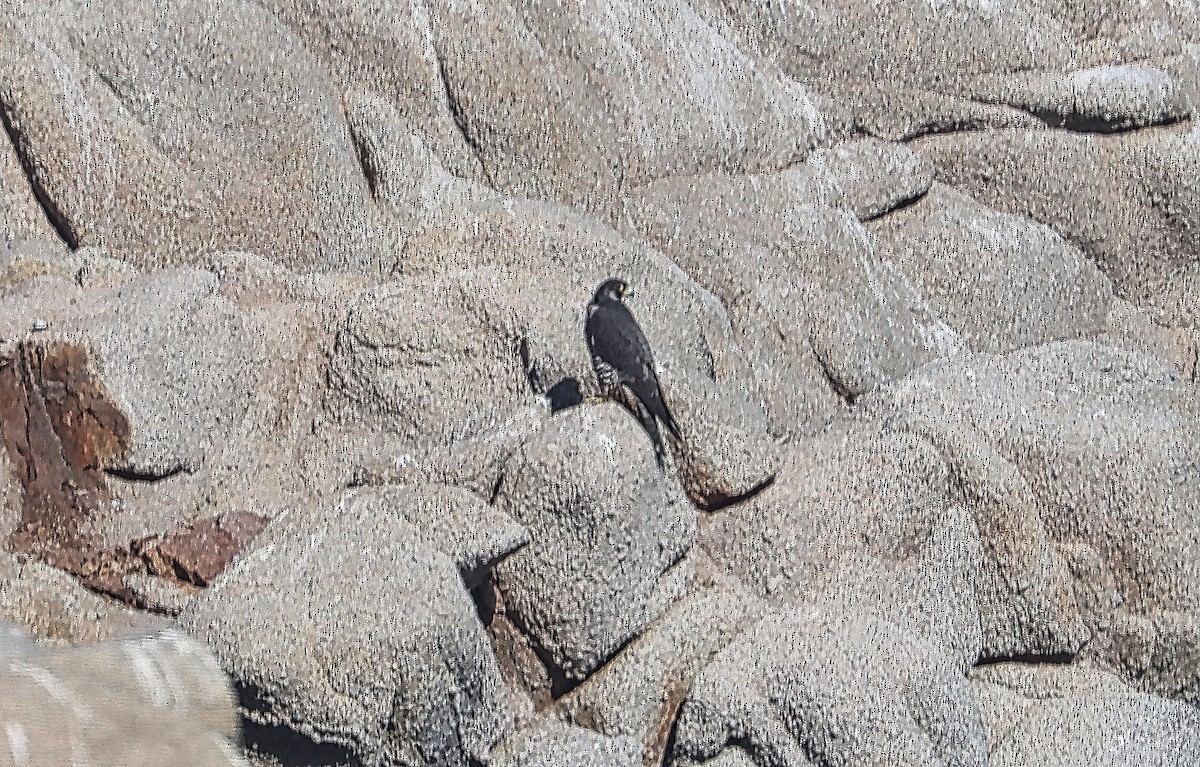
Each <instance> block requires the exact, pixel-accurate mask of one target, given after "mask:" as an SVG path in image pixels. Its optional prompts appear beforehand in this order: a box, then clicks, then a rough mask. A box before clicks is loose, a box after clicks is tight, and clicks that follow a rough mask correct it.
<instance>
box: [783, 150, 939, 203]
mask: <svg viewBox="0 0 1200 767" xmlns="http://www.w3.org/2000/svg"><path fill="white" fill-rule="evenodd" d="M806 164H807V165H808V166H809V167H812V168H814V169H816V171H817V172H818V173H819V174H821V175H822V176H823V177H824V178H827V179H829V181H830V183H831V184H832V185H833V186H834V187H835V188H836V189H839V190H841V192H842V195H843V200H844V202H843V205H842V207H847V208H849V209H850V210H852V211H854V215H856V216H858V218H859V219H860V220H862V221H867V220H869V219H872V218H878V217H879V216H882V215H883V214H884V213H887V212H888V211H889V210H892V209H893V208H897V207H900V206H901V205H905V204H907V203H911V202H912V201H914V200H916V199H917V198H919V197H921V196H922V195H923V194H925V193H926V192H928V191H929V186H930V184H932V183H933V166H932V165H931V164H930V162H929V160H928V159H927V158H925V157H923V156H922V155H919V154H917V153H915V152H913V151H912V150H911V149H909V148H908V147H906V146H905V145H903V144H899V143H890V142H884V141H878V140H876V139H870V138H866V139H857V140H853V141H847V142H844V143H841V144H837V145H835V146H833V147H830V148H829V149H821V150H818V151H816V152H813V154H812V156H811V157H809V158H808V160H807V161H806Z"/></svg>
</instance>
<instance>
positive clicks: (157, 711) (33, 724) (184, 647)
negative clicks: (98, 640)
mask: <svg viewBox="0 0 1200 767" xmlns="http://www.w3.org/2000/svg"><path fill="white" fill-rule="evenodd" d="M0 682H2V683H3V686H4V691H5V694H4V696H3V697H2V699H0V722H2V723H3V728H4V732H5V735H6V738H5V740H4V742H3V744H2V745H0V764H2V765H5V767H8V766H9V765H11V766H12V767H22V766H23V765H34V764H37V765H41V764H47V765H49V764H80V763H103V764H128V765H140V764H194V765H200V766H203V767H209V766H210V765H211V766H213V767H216V766H218V765H220V766H221V767H245V765H246V761H245V759H244V758H243V757H242V756H241V753H240V744H241V732H240V726H239V723H238V720H237V717H236V708H235V706H234V699H233V690H232V689H231V687H230V684H229V679H228V678H227V677H226V676H225V674H224V673H223V672H222V671H221V668H220V666H218V665H217V663H216V660H215V659H214V658H213V657H212V655H211V654H210V653H209V652H208V651H207V650H205V649H204V648H203V647H202V646H201V645H200V644H199V643H198V642H196V641H195V640H193V639H191V638H189V637H186V636H184V635H182V634H180V633H179V632H178V631H174V630H168V631H164V632H162V633H159V634H155V635H151V636H145V637H138V638H128V639H122V640H119V641H111V642H105V643H103V644H97V645H92V646H89V647H77V648H47V647H43V646H39V645H36V644H34V643H32V642H27V641H22V640H21V639H20V638H9V637H4V636H0Z"/></svg>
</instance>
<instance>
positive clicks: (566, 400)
mask: <svg viewBox="0 0 1200 767" xmlns="http://www.w3.org/2000/svg"><path fill="white" fill-rule="evenodd" d="M546 397H548V398H549V399H550V412H552V413H557V412H559V411H560V410H566V409H567V408H569V407H575V406H576V405H582V404H583V392H582V391H580V389H579V381H578V379H576V378H564V379H562V380H561V381H559V382H558V383H556V384H554V386H551V387H550V389H549V391H547V392H546Z"/></svg>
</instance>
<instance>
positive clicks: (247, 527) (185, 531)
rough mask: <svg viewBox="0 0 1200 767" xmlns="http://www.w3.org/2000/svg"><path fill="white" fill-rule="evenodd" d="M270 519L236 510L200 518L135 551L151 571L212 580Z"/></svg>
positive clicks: (205, 582) (142, 543) (190, 580)
mask: <svg viewBox="0 0 1200 767" xmlns="http://www.w3.org/2000/svg"><path fill="white" fill-rule="evenodd" d="M269 521H270V520H269V519H267V518H266V517H263V516H259V515H258V514H253V513H251V512H248V511H233V512H228V513H225V514H221V515H219V516H216V517H206V518H204V519H200V520H197V521H195V522H193V523H192V524H190V525H188V526H187V527H184V528H182V529H180V530H177V531H174V532H171V533H168V534H167V535H165V536H162V537H161V538H159V537H157V536H155V537H152V538H146V539H143V540H141V541H137V542H135V543H134V544H133V547H132V549H133V553H134V554H135V555H137V556H138V557H140V558H141V559H142V561H144V562H145V564H146V567H147V569H149V571H150V572H151V573H153V574H155V575H157V576H159V577H161V578H174V579H176V580H180V581H184V582H186V583H191V584H194V585H196V586H207V585H208V584H210V583H212V581H213V579H214V578H216V577H217V576H218V575H220V574H221V572H222V571H223V570H224V569H225V568H226V567H227V566H228V565H229V563H230V562H231V561H233V558H234V557H235V556H237V555H238V554H239V553H240V552H241V551H242V549H244V548H245V547H246V544H247V543H249V542H250V541H251V539H253V538H254V536H256V535H258V534H259V533H260V532H261V531H262V530H263V528H265V527H266V526H267V523H268V522H269Z"/></svg>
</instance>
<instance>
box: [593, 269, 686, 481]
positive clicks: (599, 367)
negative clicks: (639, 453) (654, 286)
mask: <svg viewBox="0 0 1200 767" xmlns="http://www.w3.org/2000/svg"><path fill="white" fill-rule="evenodd" d="M630 292H631V291H630V290H629V285H628V284H626V282H625V281H624V280H617V279H610V280H605V281H604V283H603V284H601V285H600V287H599V288H597V289H596V295H594V296H593V297H592V301H591V303H589V304H588V307H587V319H586V321H585V322H584V333H585V335H586V336H587V345H588V351H589V352H590V353H591V355H592V366H593V367H594V368H595V369H596V378H598V379H600V389H601V391H602V392H603V396H604V398H606V399H614V400H617V401H618V402H621V403H622V404H624V405H625V406H626V407H627V408H629V410H631V411H632V412H633V414H634V416H635V417H636V418H637V419H638V421H639V422H640V423H641V425H642V428H643V429H645V430H646V433H647V434H649V435H650V441H651V442H652V443H653V444H654V456H655V458H656V459H657V460H658V465H659V467H660V468H661V467H662V466H663V457H664V454H665V451H664V449H663V442H662V435H661V434H660V433H659V431H658V422H660V421H661V422H662V424H663V425H664V426H666V427H667V430H668V431H669V432H670V433H671V436H673V437H674V438H675V439H676V440H678V439H680V435H679V426H678V425H677V424H676V423H675V419H674V418H673V417H672V416H671V411H669V410H667V405H666V403H665V402H663V397H662V387H661V386H660V385H659V383H658V373H657V372H655V368H654V355H653V354H651V352H650V344H649V343H648V342H647V341H646V336H645V334H644V333H642V329H641V328H640V327H638V324H637V320H635V319H634V318H633V314H632V313H631V312H630V311H629V307H627V306H625V304H624V303H623V302H622V301H621V299H622V298H623V297H624V296H625V295H626V294H627V293H630ZM626 392H628V394H632V395H633V396H632V398H630V397H628V396H626Z"/></svg>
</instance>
